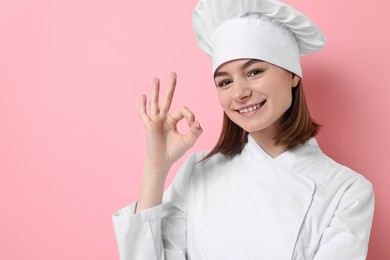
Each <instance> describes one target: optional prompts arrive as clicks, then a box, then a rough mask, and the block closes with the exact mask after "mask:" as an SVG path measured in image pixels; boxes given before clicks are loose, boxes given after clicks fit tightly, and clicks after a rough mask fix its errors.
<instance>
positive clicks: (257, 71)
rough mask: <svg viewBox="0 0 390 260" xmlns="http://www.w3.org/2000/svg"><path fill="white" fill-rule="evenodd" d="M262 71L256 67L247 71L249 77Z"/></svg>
mask: <svg viewBox="0 0 390 260" xmlns="http://www.w3.org/2000/svg"><path fill="white" fill-rule="evenodd" d="M262 72H263V71H262V70H258V69H256V70H252V71H251V72H249V77H253V76H256V75H258V74H260V73H262Z"/></svg>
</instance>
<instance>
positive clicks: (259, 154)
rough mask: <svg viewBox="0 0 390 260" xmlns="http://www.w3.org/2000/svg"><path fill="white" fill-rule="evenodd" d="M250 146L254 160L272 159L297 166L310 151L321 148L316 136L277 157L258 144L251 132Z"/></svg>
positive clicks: (249, 136) (249, 137)
mask: <svg viewBox="0 0 390 260" xmlns="http://www.w3.org/2000/svg"><path fill="white" fill-rule="evenodd" d="M247 146H248V148H249V150H250V151H252V153H251V154H252V156H253V158H251V159H252V160H253V161H261V160H271V161H274V162H279V163H283V164H286V165H288V166H290V167H293V168H295V167H296V166H297V164H298V161H299V160H300V159H304V158H306V159H307V156H308V155H309V154H310V153H313V151H314V150H316V151H317V150H319V147H318V143H317V141H316V139H315V138H311V139H309V140H308V141H307V142H306V143H304V144H302V145H299V146H296V147H294V148H292V149H290V150H287V151H285V152H283V153H281V154H279V155H278V156H276V157H272V156H270V155H269V154H268V153H267V152H266V151H264V149H263V148H262V147H261V146H260V145H258V144H257V142H256V140H255V139H254V138H253V137H252V135H251V134H249V135H248V144H247Z"/></svg>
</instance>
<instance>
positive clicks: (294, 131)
mask: <svg viewBox="0 0 390 260" xmlns="http://www.w3.org/2000/svg"><path fill="white" fill-rule="evenodd" d="M281 122H282V123H281V126H280V130H279V133H278V134H276V136H275V137H274V140H275V144H281V145H285V146H286V147H287V149H291V148H293V147H295V146H297V145H300V144H303V143H304V142H306V141H307V140H309V139H310V138H312V137H314V136H316V135H317V133H318V131H319V128H320V125H319V124H318V123H316V122H315V121H314V120H313V119H312V118H311V116H310V113H309V109H308V107H307V104H306V99H305V94H304V92H303V84H302V80H301V81H300V82H299V84H298V86H296V87H294V88H292V102H291V106H290V108H289V109H288V110H287V111H286V112H285V113H284V114H283V115H282V120H281ZM247 141H248V133H247V132H246V131H244V130H243V129H242V128H241V127H239V126H238V125H237V124H235V123H234V122H233V121H231V120H230V118H229V117H228V116H227V115H226V114H225V113H224V115H223V124H222V130H221V134H220V136H219V139H218V141H217V144H216V145H215V146H214V148H213V149H212V150H211V151H210V152H209V153H208V154H207V155H206V156H205V157H204V158H203V159H202V160H201V162H204V161H207V160H208V159H210V158H211V157H212V156H213V155H215V154H217V153H221V154H223V155H225V156H228V157H232V156H234V155H236V154H239V153H241V151H242V149H243V148H244V146H245V144H246V142H247Z"/></svg>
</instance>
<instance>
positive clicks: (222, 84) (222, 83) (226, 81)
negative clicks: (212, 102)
mask: <svg viewBox="0 0 390 260" xmlns="http://www.w3.org/2000/svg"><path fill="white" fill-rule="evenodd" d="M231 82H232V81H231V80H222V81H220V82H219V83H218V85H217V86H218V87H224V86H226V85H228V84H230V83H231Z"/></svg>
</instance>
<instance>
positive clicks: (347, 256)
mask: <svg viewBox="0 0 390 260" xmlns="http://www.w3.org/2000/svg"><path fill="white" fill-rule="evenodd" d="M373 213H374V193H373V189H372V185H371V183H370V182H368V181H367V180H366V179H364V178H361V179H360V180H359V181H357V182H356V183H354V184H352V185H351V186H350V187H349V188H348V189H347V190H346V191H345V194H344V195H343V198H342V199H341V201H340V204H339V206H338V208H337V210H336V212H335V214H334V216H333V219H332V221H331V223H330V225H329V226H328V227H327V228H326V229H325V231H324V233H323V235H322V238H321V241H320V244H319V246H318V248H317V251H316V253H315V255H314V260H329V259H332V260H338V259H340V260H364V259H366V256H367V251H368V240H369V237H370V230H371V223H372V218H373Z"/></svg>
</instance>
